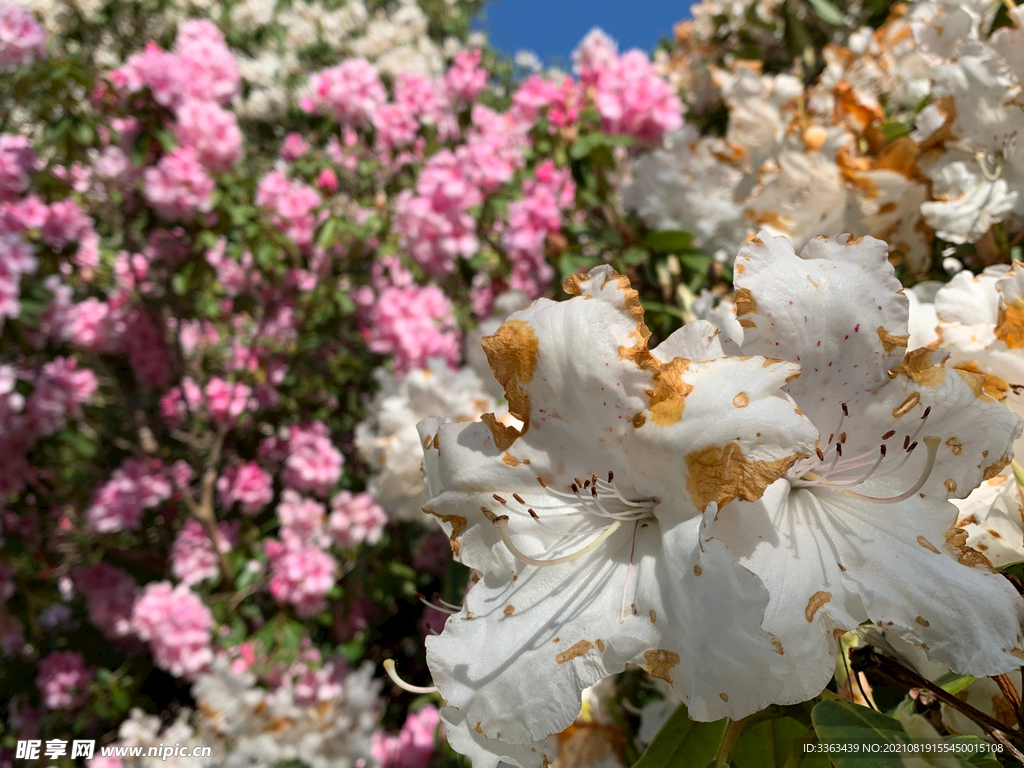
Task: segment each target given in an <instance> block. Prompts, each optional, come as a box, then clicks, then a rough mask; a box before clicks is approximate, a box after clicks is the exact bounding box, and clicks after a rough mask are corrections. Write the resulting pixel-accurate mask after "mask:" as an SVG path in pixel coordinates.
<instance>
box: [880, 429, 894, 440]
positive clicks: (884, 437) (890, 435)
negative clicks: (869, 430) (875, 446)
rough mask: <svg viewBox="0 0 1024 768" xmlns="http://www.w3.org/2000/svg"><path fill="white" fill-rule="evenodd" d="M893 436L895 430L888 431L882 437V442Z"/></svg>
mask: <svg viewBox="0 0 1024 768" xmlns="http://www.w3.org/2000/svg"><path fill="white" fill-rule="evenodd" d="M895 434H896V430H895V429H890V430H889V431H888V432H886V433H885V434H884V435H882V439H883V440H888V439H889V438H890V437H892V436H893V435H895Z"/></svg>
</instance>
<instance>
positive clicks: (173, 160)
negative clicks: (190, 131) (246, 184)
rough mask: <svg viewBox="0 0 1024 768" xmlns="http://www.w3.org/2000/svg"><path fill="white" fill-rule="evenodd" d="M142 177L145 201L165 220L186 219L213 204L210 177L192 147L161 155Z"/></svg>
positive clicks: (209, 207) (211, 180) (202, 211)
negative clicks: (158, 160) (157, 161)
mask: <svg viewBox="0 0 1024 768" xmlns="http://www.w3.org/2000/svg"><path fill="white" fill-rule="evenodd" d="M143 179H144V181H145V187H144V190H143V191H144V193H145V195H146V200H147V201H149V204H150V205H152V206H153V208H154V209H156V212H157V213H159V214H160V215H161V216H163V217H164V218H165V219H167V220H168V221H187V220H189V219H191V218H193V217H194V216H195V214H196V213H208V212H209V211H210V210H211V208H212V207H213V197H212V195H213V188H214V183H213V179H212V178H211V177H210V174H209V173H208V172H207V171H206V169H205V168H204V167H203V166H202V164H201V163H200V162H199V160H198V158H197V157H196V153H195V152H194V151H193V150H192V149H189V148H187V147H185V148H181V149H176V150H174V151H173V152H170V153H169V154H166V155H164V156H163V157H162V158H160V162H159V163H157V164H156V166H154V167H152V168H147V169H146V170H145V173H144V174H143Z"/></svg>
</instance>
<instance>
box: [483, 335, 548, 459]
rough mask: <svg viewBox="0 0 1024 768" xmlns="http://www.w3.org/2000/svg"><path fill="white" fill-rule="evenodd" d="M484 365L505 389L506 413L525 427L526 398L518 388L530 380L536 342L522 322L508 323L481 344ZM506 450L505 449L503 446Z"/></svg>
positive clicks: (528, 419) (536, 350)
mask: <svg viewBox="0 0 1024 768" xmlns="http://www.w3.org/2000/svg"><path fill="white" fill-rule="evenodd" d="M481 344H482V346H483V348H484V353H485V354H486V355H487V362H488V363H489V364H490V366H491V370H492V371H493V372H494V378H496V379H497V380H498V383H499V384H501V386H502V388H504V390H505V399H506V400H507V401H508V412H509V413H511V414H512V415H513V416H515V417H516V418H517V419H519V420H520V421H521V422H523V424H524V425H525V426H524V427H523V431H525V430H526V429H527V428H528V427H529V423H530V395H529V394H528V393H527V392H526V390H524V389H523V388H522V385H523V384H529V383H530V382H531V381H533V373H534V371H535V370H536V368H537V357H538V354H539V350H540V341H539V339H538V338H537V334H536V333H534V331H533V328H531V327H530V324H529V323H527V322H526V321H525V320H508V321H507V322H505V324H504V325H502V326H501V327H500V328H499V329H498V330H497V331H495V332H494V333H493V334H491V335H490V336H485V337H484V338H483V341H482V342H481ZM506 447H507V446H506Z"/></svg>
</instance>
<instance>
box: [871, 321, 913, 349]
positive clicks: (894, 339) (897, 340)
mask: <svg viewBox="0 0 1024 768" xmlns="http://www.w3.org/2000/svg"><path fill="white" fill-rule="evenodd" d="M878 339H879V341H881V342H882V347H883V348H884V349H885V354H887V355H891V354H892V351H893V350H894V349H899V348H900V347H903V348H906V346H907V342H909V341H910V334H909V333H907V334H903V335H901V336H895V335H893V334H891V333H889V332H888V331H887V330H885V328H883V327H882V326H878Z"/></svg>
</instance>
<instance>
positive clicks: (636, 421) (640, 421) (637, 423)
mask: <svg viewBox="0 0 1024 768" xmlns="http://www.w3.org/2000/svg"><path fill="white" fill-rule="evenodd" d="M631 421H632V422H633V426H634V427H636V428H637V429H640V427H642V426H643V425H644V424H645V423H646V422H647V417H646V416H644V414H643V412H642V411H641V412H640V413H638V414H636V415H635V416H634V417H633V418H632V419H631Z"/></svg>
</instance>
